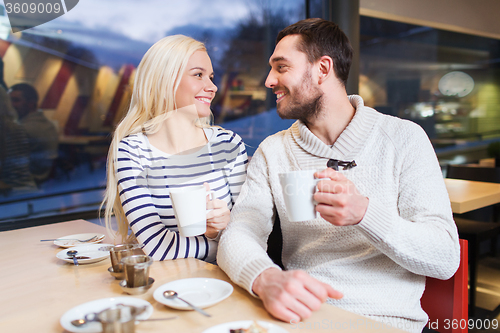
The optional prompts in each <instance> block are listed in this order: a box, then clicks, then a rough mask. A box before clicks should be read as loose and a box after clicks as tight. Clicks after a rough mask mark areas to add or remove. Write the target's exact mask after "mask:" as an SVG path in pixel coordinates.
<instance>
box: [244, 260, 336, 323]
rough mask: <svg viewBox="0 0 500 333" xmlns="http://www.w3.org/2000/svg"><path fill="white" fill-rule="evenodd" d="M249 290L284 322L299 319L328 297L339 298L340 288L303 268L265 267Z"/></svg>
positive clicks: (316, 307) (309, 313) (318, 306)
mask: <svg viewBox="0 0 500 333" xmlns="http://www.w3.org/2000/svg"><path fill="white" fill-rule="evenodd" d="M252 290H253V292H254V293H255V294H257V295H258V296H259V297H260V299H261V300H262V302H263V303H264V307H265V308H266V310H267V311H268V312H269V313H270V314H271V315H273V316H274V317H276V318H278V319H280V320H283V321H285V322H291V321H294V322H298V321H300V320H302V319H306V318H309V317H310V316H311V314H312V312H313V311H316V310H319V308H320V307H321V304H322V303H324V302H325V301H326V299H327V298H335V299H340V298H342V297H343V295H342V293H341V292H340V291H337V290H335V289H333V288H332V287H331V286H330V285H329V284H326V283H323V282H320V281H318V280H316V279H315V278H313V277H311V276H310V275H309V274H307V273H306V272H304V271H300V270H294V271H281V270H279V269H277V268H268V269H266V270H265V271H263V272H262V273H261V274H260V275H259V276H258V277H257V278H256V279H255V281H254V283H253V286H252Z"/></svg>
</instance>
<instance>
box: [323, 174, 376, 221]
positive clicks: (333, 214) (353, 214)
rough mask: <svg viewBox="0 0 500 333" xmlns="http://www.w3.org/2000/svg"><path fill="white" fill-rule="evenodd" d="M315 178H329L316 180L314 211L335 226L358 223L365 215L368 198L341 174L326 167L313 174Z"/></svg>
mask: <svg viewBox="0 0 500 333" xmlns="http://www.w3.org/2000/svg"><path fill="white" fill-rule="evenodd" d="M314 176H315V177H316V178H330V180H321V181H319V182H318V185H317V187H318V191H317V192H316V193H315V194H314V200H316V202H318V204H317V205H316V211H317V212H318V213H320V214H321V217H323V218H324V219H325V220H327V221H328V222H330V223H331V224H333V225H336V226H345V225H354V224H358V223H359V222H360V221H361V220H362V219H363V217H364V216H365V213H366V209H367V208H368V198H367V197H365V196H363V195H361V194H360V193H359V191H358V189H357V188H356V186H354V184H353V183H352V182H351V181H350V180H349V179H347V178H346V177H345V176H344V175H343V174H341V173H340V172H337V171H335V170H333V169H330V168H327V169H325V170H323V171H321V172H316V173H315V174H314Z"/></svg>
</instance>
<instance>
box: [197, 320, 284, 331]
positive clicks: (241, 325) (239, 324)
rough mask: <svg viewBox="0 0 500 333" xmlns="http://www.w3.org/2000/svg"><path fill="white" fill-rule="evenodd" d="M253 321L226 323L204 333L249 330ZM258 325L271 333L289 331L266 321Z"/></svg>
mask: <svg viewBox="0 0 500 333" xmlns="http://www.w3.org/2000/svg"><path fill="white" fill-rule="evenodd" d="M252 323H253V320H240V321H232V322H229V323H224V324H219V325H217V326H212V327H210V328H208V329H206V330H204V331H203V332H202V333H227V332H229V331H230V330H237V329H239V328H248V327H249V326H250V325H252ZM257 324H259V325H260V326H262V327H264V328H265V329H266V330H267V331H268V332H269V333H288V331H287V330H285V329H284V328H282V327H279V326H278V325H275V324H271V323H268V322H265V321H260V320H259V321H257Z"/></svg>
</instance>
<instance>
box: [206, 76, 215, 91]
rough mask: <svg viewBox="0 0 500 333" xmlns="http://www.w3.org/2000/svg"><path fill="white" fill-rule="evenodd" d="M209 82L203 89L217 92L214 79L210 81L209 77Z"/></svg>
mask: <svg viewBox="0 0 500 333" xmlns="http://www.w3.org/2000/svg"><path fill="white" fill-rule="evenodd" d="M208 81H209V82H208V83H207V85H206V87H205V90H207V91H213V92H217V89H218V88H217V86H216V85H215V83H214V81H212V80H211V79H209V80H208Z"/></svg>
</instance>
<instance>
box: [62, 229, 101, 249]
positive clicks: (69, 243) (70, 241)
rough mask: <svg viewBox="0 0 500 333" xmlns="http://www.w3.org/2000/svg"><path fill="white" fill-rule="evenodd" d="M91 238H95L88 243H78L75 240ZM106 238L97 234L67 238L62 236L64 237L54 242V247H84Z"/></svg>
mask: <svg viewBox="0 0 500 333" xmlns="http://www.w3.org/2000/svg"><path fill="white" fill-rule="evenodd" d="M92 237H97V238H96V239H95V240H93V241H90V242H80V241H78V240H77V239H89V238H92ZM104 238H106V236H105V235H103V234H99V233H95V232H93V233H86V234H76V235H69V236H64V237H59V238H58V239H56V240H55V241H54V245H57V246H59V247H65V248H68V247H73V246H80V245H86V244H96V243H100V242H102V241H103V240H104Z"/></svg>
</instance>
